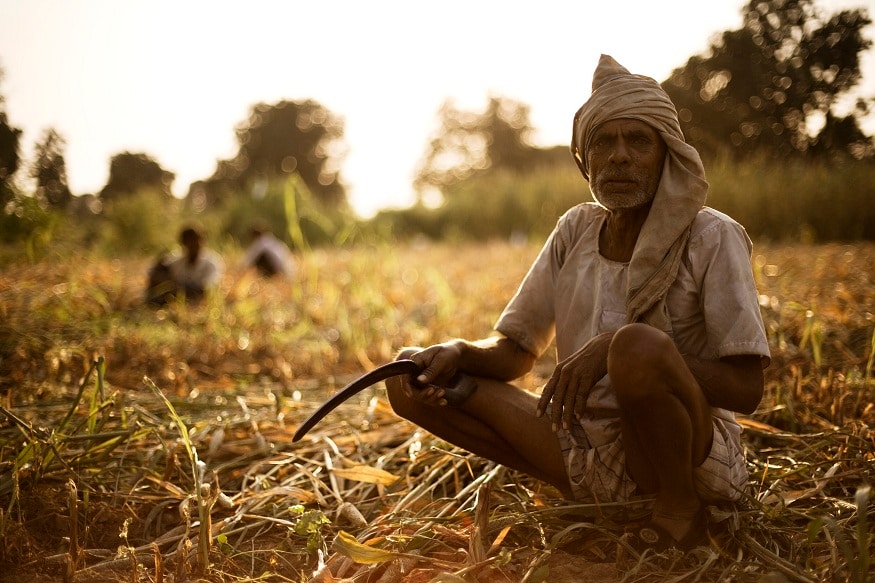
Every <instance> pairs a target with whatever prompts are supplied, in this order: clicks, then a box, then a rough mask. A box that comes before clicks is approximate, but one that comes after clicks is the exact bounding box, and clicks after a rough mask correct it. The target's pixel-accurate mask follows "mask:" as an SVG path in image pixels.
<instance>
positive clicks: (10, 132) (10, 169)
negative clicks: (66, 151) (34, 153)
mask: <svg viewBox="0 0 875 583" xmlns="http://www.w3.org/2000/svg"><path fill="white" fill-rule="evenodd" d="M2 79H3V70H2V69H0V80H2ZM4 102H5V99H4V98H3V96H2V95H0V211H2V210H3V208H4V207H5V206H6V203H8V202H10V201H11V200H12V199H13V198H14V190H13V188H12V176H13V175H14V174H15V172H16V171H17V170H18V164H19V162H20V157H19V149H18V147H19V146H18V141H19V139H20V137H21V130H20V129H18V128H14V127H12V126H11V125H9V120H8V119H7V117H6V110H5V107H4V105H3V104H4Z"/></svg>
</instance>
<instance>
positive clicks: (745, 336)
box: [690, 212, 771, 367]
mask: <svg viewBox="0 0 875 583" xmlns="http://www.w3.org/2000/svg"><path fill="white" fill-rule="evenodd" d="M713 214H714V215H715V216H717V217H719V218H720V219H722V220H716V221H713V222H711V223H710V224H709V225H708V226H707V227H706V228H705V229H704V230H703V231H702V232H701V233H699V234H698V235H697V236H696V237H695V238H694V239H693V240H691V241H690V257H691V259H692V261H693V271H694V276H695V277H696V279H698V280H699V281H700V288H699V289H700V290H701V295H700V301H701V309H702V312H703V314H704V316H705V328H706V334H707V341H708V344H709V345H710V346H711V347H712V349H713V350H714V351H715V352H716V354H717V356H718V357H724V356H737V355H744V354H756V355H759V356H761V357H762V359H763V367H765V366H768V364H769V362H770V359H771V355H770V352H769V344H768V339H767V337H766V331H765V326H764V325H763V319H762V314H761V313H760V307H759V303H758V295H757V290H756V286H755V284H754V279H753V269H752V267H751V262H750V254H751V248H752V246H751V242H750V239H749V238H748V236H747V232H746V231H745V230H744V228H743V227H742V226H741V225H739V224H738V223H737V222H735V221H734V220H732V219H730V218H729V217H727V216H726V215H720V214H719V213H716V212H713Z"/></svg>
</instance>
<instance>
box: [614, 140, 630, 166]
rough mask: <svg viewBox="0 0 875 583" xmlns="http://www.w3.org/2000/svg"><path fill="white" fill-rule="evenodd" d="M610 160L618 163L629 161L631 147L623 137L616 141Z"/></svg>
mask: <svg viewBox="0 0 875 583" xmlns="http://www.w3.org/2000/svg"><path fill="white" fill-rule="evenodd" d="M610 161H611V162H614V163H617V164H619V163H622V162H628V161H629V149H628V148H627V147H626V141H625V140H623V139H622V138H621V139H619V140H617V141H616V142H614V147H613V149H612V150H611V155H610Z"/></svg>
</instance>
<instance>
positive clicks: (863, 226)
mask: <svg viewBox="0 0 875 583" xmlns="http://www.w3.org/2000/svg"><path fill="white" fill-rule="evenodd" d="M566 153H567V151H566ZM706 174H707V178H708V182H709V183H710V190H709V194H708V199H707V201H706V204H708V205H709V206H711V207H714V208H716V209H717V210H720V211H722V212H725V213H727V214H729V215H730V216H732V217H733V218H734V219H736V220H737V221H739V222H740V223H741V224H743V225H744V226H745V227H746V228H747V230H748V232H749V233H750V234H751V235H752V236H753V237H754V238H757V239H761V240H768V241H807V242H811V241H817V242H826V241H860V240H864V241H873V240H875V206H873V205H872V203H871V201H872V200H873V198H875V164H872V163H871V162H869V161H866V160H862V161H857V160H848V159H846V160H842V161H833V162H832V163H826V162H822V163H813V162H811V161H808V162H805V161H802V160H799V161H788V162H785V163H783V164H776V163H775V162H774V160H772V159H771V158H770V157H765V156H764V157H761V158H753V159H749V160H748V161H746V162H742V163H739V162H735V161H732V160H729V159H726V158H722V159H718V160H715V161H713V162H712V163H710V164H707V165H706ZM447 192H448V193H449V194H448V197H447V199H446V201H445V202H444V204H443V205H442V206H440V207H438V208H435V209H430V208H426V207H424V206H422V205H419V206H416V207H413V208H411V209H405V210H400V211H397V210H396V211H383V212H381V213H379V214H378V215H377V216H375V217H374V219H373V220H372V221H371V222H372V227H373V229H374V230H375V231H376V232H381V233H392V234H393V235H394V236H396V237H402V238H410V237H414V236H423V235H424V236H427V237H430V238H432V239H435V240H438V239H442V238H454V239H468V240H484V239H487V238H490V237H509V236H511V235H513V234H520V233H522V234H525V235H526V236H529V237H532V238H542V236H543V235H544V234H545V233H548V232H549V231H550V230H551V229H552V228H553V226H554V225H555V223H556V220H557V219H558V218H559V216H560V215H561V214H562V213H563V212H564V211H565V210H567V209H568V208H570V207H571V206H573V205H575V204H578V203H581V202H585V201H589V200H592V196H591V194H590V192H589V188H588V186H587V185H586V182H584V180H583V178H582V177H581V176H580V174H579V172H577V169H576V168H575V167H574V164H573V163H572V162H571V159H570V155H568V158H567V162H566V163H565V164H557V165H554V166H543V167H538V168H535V169H532V170H531V171H529V172H526V173H522V174H517V173H514V172H509V171H498V172H493V173H490V174H484V175H482V176H478V177H475V178H471V179H468V180H466V181H463V182H461V183H459V184H457V185H455V186H453V187H452V188H448V189H447Z"/></svg>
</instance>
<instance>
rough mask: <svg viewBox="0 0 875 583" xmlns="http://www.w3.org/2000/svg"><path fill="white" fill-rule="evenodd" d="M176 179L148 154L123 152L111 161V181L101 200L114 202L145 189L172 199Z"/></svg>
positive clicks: (108, 182)
mask: <svg viewBox="0 0 875 583" xmlns="http://www.w3.org/2000/svg"><path fill="white" fill-rule="evenodd" d="M174 178H175V175H174V174H173V173H172V172H168V171H167V170H164V169H163V168H161V165H160V164H158V162H156V161H155V160H153V159H152V158H151V157H149V156H148V155H147V154H142V153H131V152H122V153H121V154H116V155H115V156H113V157H112V159H111V160H110V163H109V180H108V181H107V183H106V186H104V187H103V189H102V190H101V191H100V198H101V199H103V200H113V199H116V198H119V197H121V196H125V195H132V194H136V193H137V192H139V191H140V190H145V189H151V190H154V191H156V192H160V193H162V194H164V195H165V196H166V197H167V198H170V197H171V196H172V193H171V191H170V187H171V186H172V185H173V179H174Z"/></svg>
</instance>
